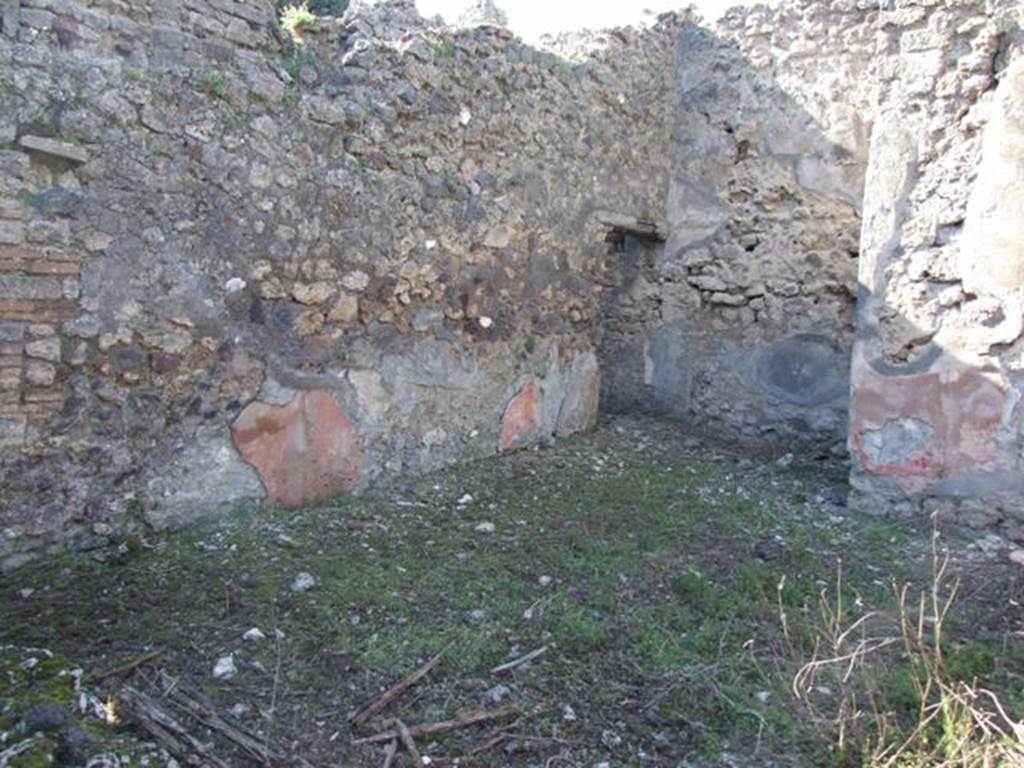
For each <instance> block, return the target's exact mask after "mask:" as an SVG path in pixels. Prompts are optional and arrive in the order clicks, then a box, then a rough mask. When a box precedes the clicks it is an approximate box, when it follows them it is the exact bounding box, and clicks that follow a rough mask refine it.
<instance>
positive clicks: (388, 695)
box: [348, 645, 451, 725]
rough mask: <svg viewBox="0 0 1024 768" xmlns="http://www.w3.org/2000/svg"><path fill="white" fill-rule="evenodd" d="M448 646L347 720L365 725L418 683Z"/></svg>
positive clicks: (435, 664) (439, 659) (354, 723)
mask: <svg viewBox="0 0 1024 768" xmlns="http://www.w3.org/2000/svg"><path fill="white" fill-rule="evenodd" d="M449 648H451V645H448V646H446V647H445V648H443V649H442V650H441V652H440V653H438V654H437V655H436V656H434V657H433V658H432V659H430V661H428V662H427V663H426V664H424V665H423V666H422V667H420V668H419V669H417V670H416V671H415V672H413V673H412V674H411V675H409V676H408V677H406V678H405V679H403V680H401V681H399V682H398V683H396V684H395V685H393V686H391V687H390V688H388V689H387V690H386V691H384V693H382V694H381V695H380V696H378V697H377V698H376V699H374V700H373V701H371V702H370V703H369V704H366V705H365V706H363V707H362V708H361V709H357V710H356V711H355V712H353V713H351V714H350V715H349V716H348V720H349V722H350V723H352V724H353V725H365V724H366V723H367V722H369V720H370V718H372V717H373V716H374V715H376V714H377V713H378V712H380V711H381V710H383V709H384V708H385V707H387V705H388V704H390V703H391V702H392V701H394V700H395V699H397V698H398V697H399V696H401V695H402V694H403V693H405V692H406V691H407V690H408V689H409V688H412V687H413V686H414V685H416V683H418V682H419V681H420V680H422V679H423V678H424V677H426V676H427V675H428V674H429V673H430V670H432V669H433V668H434V667H436V666H437V664H438V662H440V661H441V657H442V656H444V654H445V652H446V651H447V650H448V649H449Z"/></svg>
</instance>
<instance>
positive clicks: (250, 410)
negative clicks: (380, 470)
mask: <svg viewBox="0 0 1024 768" xmlns="http://www.w3.org/2000/svg"><path fill="white" fill-rule="evenodd" d="M231 433H232V436H233V437H234V440H235V445H236V446H237V447H238V450H239V452H240V453H241V454H242V458H244V459H245V460H246V461H247V462H248V463H249V464H251V465H252V466H253V467H255V468H256V471H257V472H259V475H260V479H261V480H262V481H263V485H264V486H265V487H266V489H267V497H268V499H269V501H271V502H272V503H274V504H279V505H281V506H284V507H297V506H301V505H303V504H309V503H311V502H314V501H320V500H322V499H325V498H329V497H331V496H335V495H337V494H339V493H344V492H347V491H351V490H352V489H354V488H355V487H356V485H357V484H358V483H359V479H360V476H361V474H362V463H363V454H362V450H361V448H360V447H359V436H358V433H357V431H356V427H355V425H354V424H353V423H352V422H351V421H350V420H349V418H348V417H347V416H346V415H345V413H344V412H343V411H342V410H341V408H340V407H339V406H338V404H337V403H336V402H335V401H334V398H333V397H332V396H331V393H330V392H327V391H324V390H312V391H303V392H299V393H298V394H296V396H295V399H294V400H292V401H291V402H290V403H288V404H287V405H282V406H277V405H268V404H267V403H259V402H257V403H252V404H250V405H249V406H248V407H247V408H246V409H245V410H244V411H242V413H241V414H239V416H238V418H237V419H236V420H235V423H234V424H233V425H232V427H231Z"/></svg>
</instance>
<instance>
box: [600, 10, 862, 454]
mask: <svg viewBox="0 0 1024 768" xmlns="http://www.w3.org/2000/svg"><path fill="white" fill-rule="evenodd" d="M873 46H874V27H873V15H872V14H871V13H870V12H866V11H863V10H857V9H848V10H840V8H839V6H838V5H837V4H829V3H811V2H794V3H787V4H785V5H784V6H782V7H780V8H767V7H757V8H754V9H749V10H743V9H740V10H738V11H734V12H732V14H731V15H729V16H727V17H726V18H725V19H724V20H723V21H722V22H720V25H719V26H718V27H717V28H716V29H713V30H712V29H705V28H702V27H699V26H691V27H689V28H687V29H686V30H684V31H683V33H682V35H681V36H680V38H679V40H678V44H677V53H676V72H677V78H678V82H677V101H676V108H675V113H676V118H675V126H676V127H675V135H674V141H673V155H672V157H673V161H672V163H673V167H672V176H671V180H670V187H669V192H668V205H667V217H668V229H669V234H668V239H667V242H666V243H665V244H664V245H663V246H661V247H650V246H645V245H643V244H638V243H635V244H632V246H631V247H630V248H628V249H627V251H626V253H624V254H623V255H622V259H623V266H622V277H621V280H620V285H619V288H618V290H617V292H616V293H615V295H614V296H613V297H612V299H611V301H610V303H609V307H608V309H607V330H606V333H605V336H604V338H603V341H602V347H601V349H602V356H603V359H604V368H605V370H606V387H605V390H604V394H603V398H604V405H605V407H607V408H609V409H611V410H629V409H635V408H637V407H642V408H645V409H647V410H653V411H657V412H667V413H670V414H675V415H678V416H682V417H685V418H686V419H687V420H690V421H691V422H694V421H695V422H696V423H697V424H700V425H704V426H706V427H707V428H709V429H711V430H713V431H716V432H719V433H724V434H727V435H732V436H735V437H737V438H739V439H743V440H746V441H748V442H750V441H753V442H754V443H757V442H758V441H762V442H769V441H770V442H772V443H773V444H776V445H777V444H779V441H780V440H781V441H782V444H786V445H813V446H818V447H819V448H821V449H824V450H825V451H826V452H827V451H829V450H831V451H833V452H836V453H840V454H841V453H843V452H844V447H845V436H846V428H847V403H848V397H849V373H848V372H849V359H850V352H851V348H852V344H853V319H854V305H855V301H856V293H857V291H856V284H857V255H858V233H859V229H860V211H859V206H860V201H861V195H862V185H863V175H864V167H865V164H866V156H867V141H868V136H869V133H870V123H869V122H867V121H866V120H865V118H864V115H865V114H868V109H867V105H868V104H869V103H870V100H871V92H870V90H869V89H868V87H867V86H866V84H864V83H863V81H862V74H863V72H864V71H866V70H867V69H868V68H869V64H870V60H871V55H872V53H873ZM856 83H860V85H851V84H856Z"/></svg>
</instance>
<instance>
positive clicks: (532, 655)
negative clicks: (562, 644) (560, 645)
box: [491, 645, 551, 675]
mask: <svg viewBox="0 0 1024 768" xmlns="http://www.w3.org/2000/svg"><path fill="white" fill-rule="evenodd" d="M550 647H551V646H548V645H542V646H541V647H540V648H538V649H537V650H535V651H530V652H529V653H528V654H526V655H525V656H521V657H520V658H518V659H515V660H513V661H510V662H508V663H507V664H499V665H498V666H496V667H495V668H494V669H492V670H491V674H494V675H499V674H501V673H502V672H510V671H512V670H513V669H516V668H517V667H521V666H523V664H528V663H529V662H531V661H533V660H534V659H536V658H538V657H540V656H543V655H544V654H545V653H547V652H548V648H550Z"/></svg>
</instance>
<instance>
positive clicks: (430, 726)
mask: <svg viewBox="0 0 1024 768" xmlns="http://www.w3.org/2000/svg"><path fill="white" fill-rule="evenodd" d="M518 714H519V710H518V709H517V708H516V707H513V706H507V707H498V708H497V709H475V710H472V711H471V712H466V713H464V714H462V715H459V716H458V717H456V718H455V719H453V720H440V721H438V722H436V723H423V724H421V725H414V726H413V727H412V728H410V729H409V734H410V735H411V736H413V737H418V736H427V735H429V734H432V733H444V732H446V731H455V730H458V729H460V728H467V727H469V726H471V725H476V724H477V723H485V722H488V721H490V720H501V719H503V718H506V717H512V716H513V715H518ZM400 736H401V734H399V732H398V731H397V730H393V729H390V730H387V731H383V732H381V733H377V734H374V735H373V736H367V737H365V738H362V739H356V740H355V741H353V742H352V743H353V744H380V743H382V742H385V741H391V740H392V739H397V738H400Z"/></svg>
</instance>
